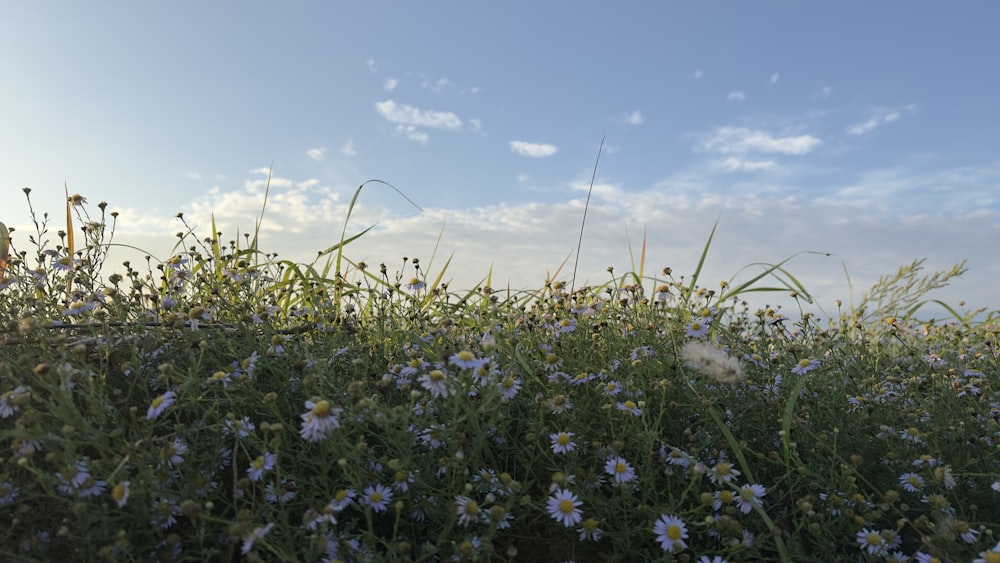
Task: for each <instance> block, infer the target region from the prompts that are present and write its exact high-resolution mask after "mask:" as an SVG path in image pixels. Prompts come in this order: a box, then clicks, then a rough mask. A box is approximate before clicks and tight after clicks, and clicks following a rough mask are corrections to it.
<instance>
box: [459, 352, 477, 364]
mask: <svg viewBox="0 0 1000 563" xmlns="http://www.w3.org/2000/svg"><path fill="white" fill-rule="evenodd" d="M458 359H459V360H462V361H463V362H471V361H472V360H475V359H476V356H475V355H474V354H473V353H472V352H470V351H468V350H462V351H461V352H459V353H458Z"/></svg>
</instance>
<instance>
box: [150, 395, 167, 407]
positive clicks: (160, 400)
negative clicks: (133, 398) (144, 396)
mask: <svg viewBox="0 0 1000 563" xmlns="http://www.w3.org/2000/svg"><path fill="white" fill-rule="evenodd" d="M163 401H164V399H163V395H159V396H157V397H156V398H155V399H153V402H152V403H150V404H149V407H150V408H152V409H156V408H157V407H159V406H160V405H162V404H163Z"/></svg>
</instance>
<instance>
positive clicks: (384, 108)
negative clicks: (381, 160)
mask: <svg viewBox="0 0 1000 563" xmlns="http://www.w3.org/2000/svg"><path fill="white" fill-rule="evenodd" d="M375 111H377V112H378V113H379V115H381V116H382V117H383V118H385V119H386V120H387V121H391V122H393V123H398V124H400V125H408V126H412V127H433V128H439V129H451V130H453V131H458V130H460V129H462V120H461V119H459V118H458V116H457V115H455V114H454V113H451V112H448V111H430V110H422V109H418V108H415V107H413V106H409V105H406V104H397V103H396V102H394V101H392V100H386V101H384V102H375Z"/></svg>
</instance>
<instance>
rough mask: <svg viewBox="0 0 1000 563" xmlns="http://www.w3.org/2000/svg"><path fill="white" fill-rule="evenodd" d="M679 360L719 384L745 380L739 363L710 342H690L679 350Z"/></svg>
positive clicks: (744, 374)
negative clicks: (681, 359) (682, 360)
mask: <svg viewBox="0 0 1000 563" xmlns="http://www.w3.org/2000/svg"><path fill="white" fill-rule="evenodd" d="M681 358H683V359H684V361H685V362H687V364H688V365H689V366H691V367H693V368H694V369H696V370H698V371H700V372H701V373H703V374H705V375H707V376H709V377H711V378H712V379H714V380H716V381H718V382H719V383H726V384H730V385H732V384H734V383H739V382H741V381H743V380H745V379H746V378H747V375H746V373H744V372H743V366H742V365H740V361H739V360H737V359H736V358H734V357H732V356H730V355H729V354H727V353H726V352H725V351H724V350H722V349H720V348H717V347H716V346H715V345H714V344H712V343H711V342H706V341H704V340H691V341H689V342H687V343H685V344H684V346H683V347H682V348H681Z"/></svg>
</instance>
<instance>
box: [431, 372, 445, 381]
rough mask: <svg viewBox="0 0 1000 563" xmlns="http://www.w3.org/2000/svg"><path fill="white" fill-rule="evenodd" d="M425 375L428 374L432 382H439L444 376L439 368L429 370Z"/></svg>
mask: <svg viewBox="0 0 1000 563" xmlns="http://www.w3.org/2000/svg"><path fill="white" fill-rule="evenodd" d="M427 376H428V377H429V378H430V380H431V381H433V382H434V383H437V382H439V381H443V380H444V377H445V376H444V372H443V371H441V370H439V369H436V370H434V371H432V372H430V373H429V374H427Z"/></svg>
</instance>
